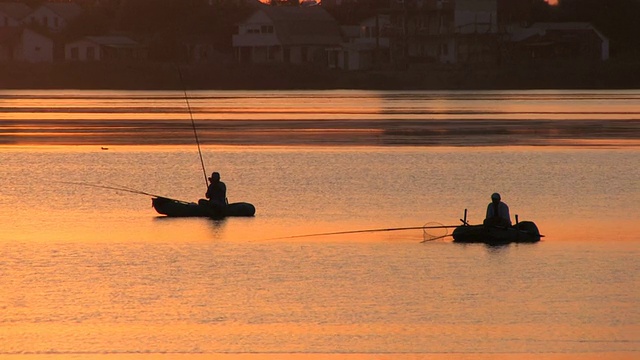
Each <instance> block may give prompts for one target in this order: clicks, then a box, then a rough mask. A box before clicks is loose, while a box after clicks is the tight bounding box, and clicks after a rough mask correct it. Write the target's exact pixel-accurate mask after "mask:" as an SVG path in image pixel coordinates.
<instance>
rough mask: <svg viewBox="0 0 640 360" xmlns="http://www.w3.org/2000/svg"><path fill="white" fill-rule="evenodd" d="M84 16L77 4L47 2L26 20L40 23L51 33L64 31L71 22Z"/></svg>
mask: <svg viewBox="0 0 640 360" xmlns="http://www.w3.org/2000/svg"><path fill="white" fill-rule="evenodd" d="M80 14H82V8H81V7H80V6H79V5H78V4H76V3H62V2H55V3H50V2H45V3H42V5H40V6H38V7H37V8H35V9H34V10H33V11H32V12H31V13H30V14H29V15H28V16H27V18H26V19H25V22H26V23H38V24H40V25H41V26H44V27H46V28H48V29H49V30H50V31H54V32H58V31H62V29H64V28H65V27H66V26H67V25H68V24H69V22H70V21H71V20H73V19H75V18H76V17H78V16H79V15H80Z"/></svg>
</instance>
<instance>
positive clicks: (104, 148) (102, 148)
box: [100, 146, 109, 150]
mask: <svg viewBox="0 0 640 360" xmlns="http://www.w3.org/2000/svg"><path fill="white" fill-rule="evenodd" d="M100 150H109V148H108V147H104V146H102V147H101V148H100Z"/></svg>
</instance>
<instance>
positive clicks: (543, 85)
mask: <svg viewBox="0 0 640 360" xmlns="http://www.w3.org/2000/svg"><path fill="white" fill-rule="evenodd" d="M638 68H640V60H637V59H624V60H610V61H607V62H604V63H592V62H588V63H586V62H585V63H579V62H564V63H559V62H557V63H544V64H543V63H532V64H526V65H505V66H496V65H486V64H478V65H441V64H437V65H436V64H424V65H417V66H412V67H410V68H408V69H403V70H371V71H342V70H335V69H327V68H321V67H315V66H286V65H249V64H235V63H234V64H181V65H177V64H173V63H52V64H14V63H4V64H0V75H1V76H0V89H122V90H172V89H183V88H185V87H186V88H189V89H210V90H269V89H273V90H285V89H371V90H480V89H487V90H493V89H495V90H504V89H637V88H640V72H638V71H637V70H638ZM178 69H180V70H178Z"/></svg>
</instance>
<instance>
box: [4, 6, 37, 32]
mask: <svg viewBox="0 0 640 360" xmlns="http://www.w3.org/2000/svg"><path fill="white" fill-rule="evenodd" d="M29 13H31V8H30V7H28V6H27V5H25V4H23V3H17V2H0V28H1V27H6V26H11V27H14V26H20V25H22V20H23V19H24V18H25V17H26V16H27V15H29Z"/></svg>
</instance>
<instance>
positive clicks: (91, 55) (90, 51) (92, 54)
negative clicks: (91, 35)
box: [87, 46, 96, 60]
mask: <svg viewBox="0 0 640 360" xmlns="http://www.w3.org/2000/svg"><path fill="white" fill-rule="evenodd" d="M95 59H96V49H95V48H94V47H93V46H90V47H88V48H87V60H95Z"/></svg>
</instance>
